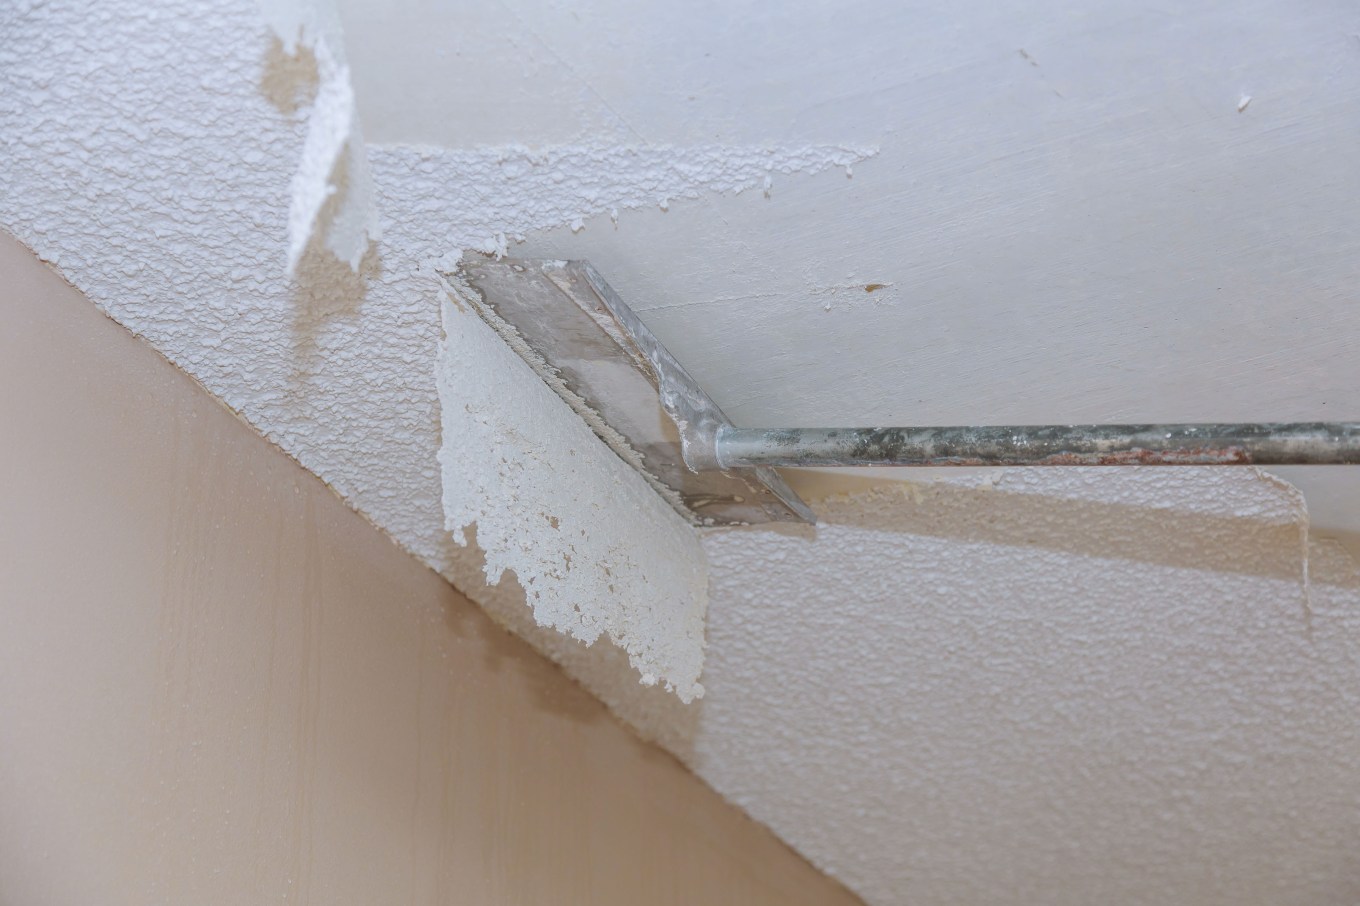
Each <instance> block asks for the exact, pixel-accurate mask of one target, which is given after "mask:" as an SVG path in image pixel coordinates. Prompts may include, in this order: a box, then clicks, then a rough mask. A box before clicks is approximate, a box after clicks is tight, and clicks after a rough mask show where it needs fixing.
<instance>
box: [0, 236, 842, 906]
mask: <svg viewBox="0 0 1360 906" xmlns="http://www.w3.org/2000/svg"><path fill="white" fill-rule="evenodd" d="M0 274H3V276H4V279H3V280H0V316H2V317H3V322H4V325H5V330H4V331H3V332H0V381H3V384H4V386H6V387H8V388H12V389H13V388H22V391H20V392H8V393H5V394H3V395H0V424H3V425H4V430H5V442H4V444H0V500H3V501H4V506H3V507H2V508H0V551H3V555H0V588H3V589H4V594H3V606H2V607H0V751H3V752H4V757H3V758H0V902H4V903H6V904H10V903H14V904H21V903H22V904H34V906H37V904H82V903H108V904H122V903H137V904H150V903H202V904H237V903H295V902H303V903H306V902H312V903H335V904H347V903H354V904H375V903H430V904H446V903H469V904H511V903H577V904H634V903H638V902H646V903H666V904H677V906H678V904H686V903H730V904H746V903H768V904H772V906H773V904H785V903H803V904H813V903H816V904H823V903H834V904H849V903H851V902H854V898H853V897H852V896H850V895H849V894H848V893H847V892H846V891H845V890H844V889H841V888H838V887H837V886H836V885H835V884H834V883H833V882H831V881H829V880H827V879H826V878H825V877H822V876H820V875H819V874H817V872H816V871H815V870H813V869H812V868H811V867H810V866H809V865H808V864H807V863H806V862H805V861H803V860H802V859H800V858H799V857H798V856H797V855H795V854H794V853H793V852H792V851H790V850H789V849H788V847H787V846H785V845H783V844H782V843H780V842H779V841H778V840H776V839H775V838H774V837H773V836H772V835H771V834H769V833H768V832H767V831H765V830H764V829H763V828H760V827H759V826H757V825H756V824H755V823H753V822H752V821H750V820H749V819H748V818H746V817H745V816H743V815H742V814H741V813H740V812H739V811H738V810H737V809H735V808H733V807H732V806H730V805H728V804H726V803H724V802H723V801H722V800H721V799H720V798H719V797H718V796H717V795H716V794H714V793H713V791H712V790H710V789H707V788H706V787H704V785H703V784H702V783H701V782H700V781H699V780H697V779H696V778H695V777H694V776H693V775H691V774H690V773H689V772H687V771H685V770H684V768H683V767H681V766H680V765H679V764H678V763H676V762H675V760H674V759H672V758H670V757H669V756H667V755H665V754H664V753H662V752H659V751H658V750H656V749H655V748H654V747H651V746H648V745H645V744H643V743H641V742H639V741H638V740H637V739H636V737H635V736H633V735H632V734H630V733H629V732H628V731H627V730H625V729H624V728H623V727H622V726H620V725H619V724H618V723H617V721H615V720H614V719H612V718H611V717H610V716H609V715H608V714H607V713H606V712H605V710H604V708H603V707H602V706H601V705H600V704H599V703H598V702H596V701H594V700H593V699H591V698H590V696H589V695H588V694H587V693H586V692H584V691H583V690H581V689H580V688H579V687H578V686H577V685H576V684H575V683H573V682H572V681H571V680H569V679H568V678H567V677H566V676H564V675H563V674H562V672H561V671H560V670H558V669H557V668H556V667H554V666H553V665H552V664H550V663H549V662H548V661H547V660H545V659H544V658H542V657H540V656H539V655H537V654H535V653H534V652H533V651H531V650H530V649H529V648H528V646H527V645H525V644H524V643H523V642H521V641H519V640H518V639H515V638H513V637H512V636H510V635H509V634H508V633H506V632H504V631H503V630H501V629H500V628H499V627H498V626H496V625H495V624H494V623H492V622H491V621H490V620H489V619H488V618H487V617H486V616H485V615H484V614H482V613H481V612H479V611H478V609H477V608H476V607H475V606H474V605H473V604H471V603H470V602H469V601H468V600H467V599H466V598H464V597H463V596H462V595H461V594H459V593H458V592H456V591H454V590H453V589H452V588H451V587H450V586H449V585H448V583H446V582H444V581H443V580H442V579H440V578H439V577H438V576H437V575H436V574H434V573H433V572H431V571H429V570H427V569H425V568H424V567H422V566H421V565H420V564H419V563H417V562H416V561H415V560H413V559H412V558H411V557H409V556H407V555H406V554H404V553H402V552H401V551H400V550H399V549H398V548H397V547H396V546H394V545H393V544H392V543H391V541H390V540H389V539H388V538H386V537H384V536H383V535H382V533H381V532H379V531H378V530H377V529H375V528H374V527H373V526H371V525H369V524H367V523H366V522H365V521H364V520H363V519H362V518H360V517H359V516H357V515H356V514H354V513H353V512H351V511H350V510H348V509H347V508H346V507H345V505H344V504H343V503H342V502H341V501H340V500H338V499H337V498H336V497H335V495H334V494H332V493H331V492H330V491H329V490H327V488H326V487H325V486H324V485H323V484H322V483H321V482H320V481H318V480H317V479H316V478H315V477H313V476H311V475H308V474H307V473H306V472H305V471H303V470H302V469H301V468H299V467H298V466H297V465H296V464H295V463H293V462H291V461H289V460H288V458H287V457H286V456H284V455H283V454H282V453H280V452H279V450H278V449H277V448H275V447H272V446H271V445H270V444H268V443H267V442H265V441H263V440H262V439H260V438H259V437H258V436H257V435H256V434H255V433H254V432H253V431H252V430H251V429H250V428H249V427H248V426H246V425H244V424H242V423H241V422H240V421H239V420H238V419H237V418H235V417H234V416H232V414H231V413H229V412H228V411H226V410H225V409H224V408H223V407H222V406H221V405H220V404H219V403H218V402H217V401H216V400H214V399H213V398H212V397H211V396H209V395H208V394H207V393H205V392H204V391H203V389H202V388H201V387H199V386H196V385H195V384H194V382H193V381H192V380H190V379H189V378H187V377H185V375H183V374H182V373H181V372H179V371H178V370H177V369H175V368H174V367H173V366H172V365H170V364H169V363H167V362H166V361H165V360H164V359H162V358H161V357H160V356H159V355H157V354H156V353H155V351H154V350H152V349H150V348H149V347H148V346H147V345H146V344H144V343H142V342H140V341H138V340H137V339H135V338H134V337H132V336H131V335H130V334H128V333H127V332H126V331H125V330H123V329H122V328H121V327H119V326H118V325H116V324H114V323H113V322H112V321H110V320H109V319H107V318H105V317H104V316H102V315H101V314H100V313H99V312H98V310H97V309H95V307H94V306H93V305H91V304H89V302H88V301H86V300H85V299H83V298H81V297H80V295H79V293H77V292H76V291H75V290H73V289H72V288H71V287H70V286H68V285H67V284H65V283H63V282H62V280H61V279H60V278H59V277H58V276H56V275H55V274H53V273H52V272H51V271H50V270H48V269H47V268H45V267H44V266H43V265H42V264H41V263H40V262H38V261H37V260H36V259H35V258H33V256H32V255H31V253H29V252H28V250H27V249H24V248H23V247H22V246H20V245H19V244H18V243H16V242H14V241H13V240H11V239H9V238H8V237H3V239H0Z"/></svg>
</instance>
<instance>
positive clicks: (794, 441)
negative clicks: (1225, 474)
mask: <svg viewBox="0 0 1360 906" xmlns="http://www.w3.org/2000/svg"><path fill="white" fill-rule="evenodd" d="M715 453H716V457H717V461H718V463H719V464H720V465H721V467H722V468H724V469H736V468H751V467H755V466H1123V465H1147V466H1198V465H1344V464H1360V422H1296V423H1265V424H1260V423H1248V424H1225V425H1010V426H994V427H967V426H962V427H945V428H787V429H776V428H733V427H722V428H720V429H719V431H718V436H717V440H716V450H715Z"/></svg>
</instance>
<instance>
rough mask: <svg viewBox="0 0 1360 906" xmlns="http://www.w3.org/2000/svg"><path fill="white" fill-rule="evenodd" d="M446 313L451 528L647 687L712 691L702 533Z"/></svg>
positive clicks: (533, 379) (482, 336)
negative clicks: (620, 658) (607, 641)
mask: <svg viewBox="0 0 1360 906" xmlns="http://www.w3.org/2000/svg"><path fill="white" fill-rule="evenodd" d="M443 311H444V335H445V339H444V341H443V342H442V343H441V344H440V349H439V362H438V365H437V373H436V377H437V380H438V384H439V393H440V399H441V402H442V404H443V412H444V419H443V443H442V446H441V447H440V451H439V462H440V466H441V469H442V473H443V484H444V494H443V501H444V513H445V526H446V528H447V529H448V530H449V531H450V532H452V533H453V535H454V537H455V539H457V540H458V542H459V543H460V544H466V543H467V539H466V538H465V537H464V530H465V529H466V528H467V527H468V526H470V525H473V524H475V525H476V527H477V543H478V545H479V546H480V547H481V548H482V550H483V551H485V554H486V565H485V571H486V576H487V579H488V581H490V582H492V583H493V584H494V583H496V582H499V581H500V579H501V574H502V573H503V572H505V571H506V570H514V571H515V572H516V574H517V575H518V576H519V577H520V582H521V584H522V585H523V587H524V591H525V594H526V596H527V598H528V601H529V604H530V605H531V606H532V607H533V610H534V616H535V619H536V620H537V621H538V623H539V625H543V626H551V627H552V628H554V629H557V630H559V631H561V632H565V633H568V634H570V635H572V636H573V637H575V638H577V639H580V640H581V641H583V642H585V643H587V644H590V643H593V642H594V641H595V640H596V639H597V638H599V636H600V635H601V634H602V633H607V634H608V635H609V637H610V638H611V639H612V640H613V641H614V642H615V643H616V644H618V645H619V647H621V648H623V649H624V650H625V651H627V652H628V654H629V660H630V662H631V663H632V665H633V667H634V668H635V669H637V670H638V671H639V673H641V674H642V681H643V683H644V684H647V685H650V684H652V683H655V682H657V681H658V680H661V681H662V682H664V683H665V685H666V687H667V688H668V689H674V691H675V692H676V694H677V695H678V696H679V697H680V698H681V700H682V701H686V702H688V701H691V700H693V699H694V698H696V697H698V696H700V695H702V694H703V687H702V686H701V685H700V684H699V683H698V679H699V673H700V671H701V669H702V667H703V646H704V611H705V609H706V607H707V602H708V572H707V564H706V561H705V559H704V556H703V552H702V550H701V549H700V547H699V539H698V536H697V534H696V532H695V531H694V530H693V529H692V528H691V527H690V526H689V524H688V523H687V522H685V520H683V519H682V518H681V517H680V516H678V515H677V514H676V513H675V511H674V510H673V509H672V508H671V506H670V504H668V503H666V502H665V501H664V500H662V498H661V497H660V496H658V495H657V493H656V492H655V491H654V490H653V489H652V488H651V487H650V486H649V485H648V484H647V483H646V482H645V481H644V480H643V479H642V477H641V476H640V475H639V474H638V473H637V472H636V471H635V470H634V469H633V468H632V467H630V466H628V465H627V464H625V463H624V462H623V461H622V460H621V459H619V458H618V457H616V456H615V455H614V454H613V452H612V451H610V450H609V449H608V448H605V447H604V446H603V445H602V444H601V443H600V442H599V441H598V440H597V439H596V437H595V436H594V434H592V433H591V431H590V429H589V428H588V427H586V425H585V423H584V422H582V421H581V419H580V418H579V417H578V416H577V415H576V413H574V412H573V411H571V409H569V408H568V407H567V406H565V405H563V404H562V401H561V400H560V399H558V397H557V396H556V395H555V394H554V393H553V392H552V391H551V390H549V389H548V387H547V386H546V385H544V384H542V383H541V382H540V381H539V380H538V377H537V375H536V374H534V373H533V371H532V370H530V369H529V367H528V366H527V365H526V364H525V363H524V362H523V361H521V360H520V359H519V358H518V357H517V356H516V355H514V354H513V353H512V352H511V351H510V350H509V349H507V348H506V346H505V344H504V343H503V341H502V340H501V338H500V337H499V336H497V335H496V334H495V333H494V332H493V331H492V330H490V329H489V328H488V327H486V325H484V324H482V323H481V322H480V321H479V320H478V319H477V316H476V315H475V314H471V313H470V312H469V311H468V310H466V308H465V307H463V306H462V305H460V304H459V303H457V302H456V301H454V300H453V299H452V298H451V299H449V300H446V301H445V302H444V306H443ZM510 387H513V388H515V396H514V398H513V399H507V388H510Z"/></svg>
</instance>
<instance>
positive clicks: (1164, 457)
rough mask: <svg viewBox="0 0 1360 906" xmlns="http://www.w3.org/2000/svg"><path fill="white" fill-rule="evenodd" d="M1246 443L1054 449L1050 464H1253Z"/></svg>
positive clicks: (1045, 462) (1048, 459)
mask: <svg viewBox="0 0 1360 906" xmlns="http://www.w3.org/2000/svg"><path fill="white" fill-rule="evenodd" d="M1251 462H1252V459H1251V453H1250V452H1249V451H1248V450H1247V449H1246V448H1245V447H1188V448H1185V449H1182V450H1143V449H1134V450H1119V451H1117V452H1113V453H1053V454H1051V455H1049V456H1045V457H1044V458H1043V459H1041V460H1038V461H1037V462H1036V465H1046V466H1090V465H1097V466H1249V465H1251Z"/></svg>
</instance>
